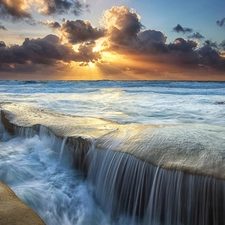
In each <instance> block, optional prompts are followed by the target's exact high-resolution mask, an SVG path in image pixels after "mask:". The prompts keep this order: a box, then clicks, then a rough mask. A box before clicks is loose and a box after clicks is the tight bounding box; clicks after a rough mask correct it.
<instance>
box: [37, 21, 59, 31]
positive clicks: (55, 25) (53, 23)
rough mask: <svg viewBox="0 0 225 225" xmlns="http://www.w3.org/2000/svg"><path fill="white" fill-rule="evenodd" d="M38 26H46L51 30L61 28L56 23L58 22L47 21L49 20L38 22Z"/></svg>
mask: <svg viewBox="0 0 225 225" xmlns="http://www.w3.org/2000/svg"><path fill="white" fill-rule="evenodd" d="M39 23H40V24H43V25H45V26H48V27H50V28H51V29H53V30H54V29H59V28H61V25H60V23H58V22H56V21H55V22H53V21H49V20H47V21H45V22H39Z"/></svg>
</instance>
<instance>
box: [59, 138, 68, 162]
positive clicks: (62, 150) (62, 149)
mask: <svg viewBox="0 0 225 225" xmlns="http://www.w3.org/2000/svg"><path fill="white" fill-rule="evenodd" d="M66 141H67V137H64V138H63V141H62V146H61V149H60V154H59V161H60V162H61V161H62V157H63V152H64V149H65V145H66Z"/></svg>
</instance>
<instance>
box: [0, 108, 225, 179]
mask: <svg viewBox="0 0 225 225" xmlns="http://www.w3.org/2000/svg"><path fill="white" fill-rule="evenodd" d="M1 109H2V111H1V114H2V122H3V124H4V126H5V128H6V129H8V130H9V131H10V132H11V133H12V131H13V130H15V127H23V128H32V129H33V130H34V131H35V130H36V131H37V130H38V129H39V128H38V127H40V126H44V127H46V128H47V129H48V130H50V131H51V132H52V133H53V134H54V135H55V136H57V137H59V138H61V139H63V138H65V137H67V138H68V139H67V143H68V142H70V143H73V142H75V143H76V146H78V145H79V143H80V144H81V145H82V143H81V140H82V141H83V142H85V143H86V144H83V146H84V145H85V146H89V145H90V144H91V143H94V146H95V147H96V148H98V149H102V150H111V151H117V152H123V153H127V154H130V155H132V156H134V157H135V158H137V159H140V160H142V161H144V162H148V163H150V164H151V165H153V166H156V167H161V168H164V169H168V170H179V171H181V172H185V173H189V174H195V175H203V176H210V177H214V178H217V179H225V140H224V136H225V128H223V127H217V126H207V125H194V124H189V125H188V124H187V125H144V124H118V123H114V122H112V121H107V120H103V119H98V118H90V117H78V116H70V115H63V114H60V113H56V112H52V111H48V110H44V109H39V108H33V107H27V106H22V105H16V104H1ZM13 127H14V128H13ZM77 138H79V140H80V141H78V139H77ZM73 139H76V141H74V140H73ZM72 145H73V144H72ZM85 152H86V153H87V148H85ZM86 153H85V154H86ZM83 154H84V153H82V154H81V155H82V158H84V155H83Z"/></svg>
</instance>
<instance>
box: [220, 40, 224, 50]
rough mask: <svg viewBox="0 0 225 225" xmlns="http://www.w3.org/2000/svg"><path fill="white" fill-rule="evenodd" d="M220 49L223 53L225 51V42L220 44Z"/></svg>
mask: <svg viewBox="0 0 225 225" xmlns="http://www.w3.org/2000/svg"><path fill="white" fill-rule="evenodd" d="M219 46H220V48H222V50H223V51H225V40H224V41H222V42H221V43H220V44H219Z"/></svg>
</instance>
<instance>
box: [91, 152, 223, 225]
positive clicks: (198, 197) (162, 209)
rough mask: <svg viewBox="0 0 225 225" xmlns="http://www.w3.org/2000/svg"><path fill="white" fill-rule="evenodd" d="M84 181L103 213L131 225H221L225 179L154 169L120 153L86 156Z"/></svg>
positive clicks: (101, 153) (93, 153)
mask: <svg viewBox="0 0 225 225" xmlns="http://www.w3.org/2000/svg"><path fill="white" fill-rule="evenodd" d="M87 157H88V161H89V170H88V180H89V181H90V182H91V183H92V184H93V185H94V186H95V192H94V193H95V198H96V199H97V201H98V203H99V204H100V205H101V207H102V208H103V209H104V210H105V212H107V213H110V214H111V216H112V217H113V218H114V219H115V220H118V219H119V218H120V216H121V215H125V216H127V217H132V221H133V223H134V224H142V225H147V224H154V225H222V224H224V223H225V215H224V210H225V208H224V206H225V196H224V190H225V181H223V180H217V179H214V178H211V177H204V176H196V175H190V174H186V173H184V172H180V171H175V170H165V169H162V168H160V167H154V166H152V165H150V164H148V163H146V162H143V161H141V160H138V159H136V158H134V157H133V156H132V155H129V154H126V153H120V152H112V151H102V150H98V149H94V150H93V151H90V152H89V153H88V155H87Z"/></svg>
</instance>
